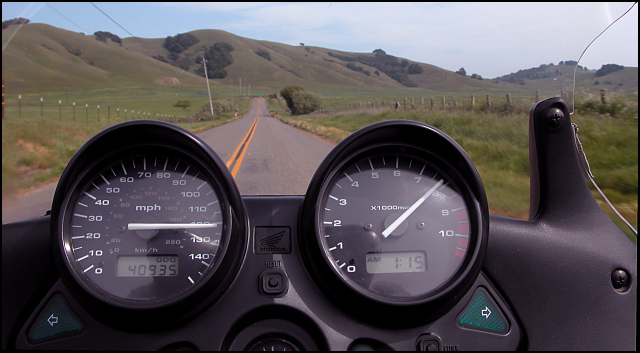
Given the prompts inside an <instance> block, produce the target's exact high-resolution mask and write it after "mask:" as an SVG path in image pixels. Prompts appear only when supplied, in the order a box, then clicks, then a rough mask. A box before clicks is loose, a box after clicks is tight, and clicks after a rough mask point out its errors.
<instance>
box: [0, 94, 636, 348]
mask: <svg viewBox="0 0 640 353" xmlns="http://www.w3.org/2000/svg"><path fill="white" fill-rule="evenodd" d="M543 103H544V104H543ZM545 104H546V105H545ZM552 108H560V109H563V110H566V111H567V112H568V109H566V103H564V102H563V101H561V100H559V99H556V100H553V99H552V100H548V101H545V102H541V103H539V104H538V105H537V106H535V107H534V109H533V110H532V114H531V125H532V129H533V130H532V137H531V141H532V145H533V146H532V148H533V149H534V150H535V153H534V154H533V156H534V157H533V158H534V160H532V163H535V164H536V166H535V168H533V167H532V170H533V171H534V172H533V173H532V174H533V175H532V183H535V185H532V190H537V192H538V191H539V192H540V194H541V195H542V194H544V195H547V196H545V198H544V199H542V201H544V202H540V205H539V210H538V212H535V214H537V216H536V217H537V218H536V219H533V220H532V221H530V222H523V221H517V220H511V219H508V218H503V217H499V216H489V214H488V207H487V202H486V197H485V195H484V188H483V187H482V182H481V181H480V178H479V176H478V175H477V172H476V171H475V168H474V167H473V164H472V163H471V161H470V160H469V158H468V157H467V156H466V153H464V151H463V150H462V149H461V148H460V147H459V146H458V145H457V144H456V143H455V142H454V141H453V140H451V139H450V138H449V137H448V136H446V135H445V134H444V133H442V132H441V131H439V130H437V129H435V128H432V127H429V126H427V125H424V124H420V123H416V122H411V121H390V122H383V123H379V124H375V125H372V126H370V127H367V128H364V129H362V130H361V131H358V132H356V133H354V134H353V135H352V136H350V137H348V138H347V139H345V141H343V142H342V143H341V144H339V145H338V146H336V148H335V149H334V150H333V151H332V152H331V153H330V154H329V155H328V156H327V158H326V159H325V161H324V162H323V163H322V164H321V165H320V167H319V168H318V171H317V172H316V175H314V177H313V179H312V181H311V183H310V186H309V189H308V191H307V194H306V195H305V196H304V197H302V196H299V197H285V196H283V197H240V195H239V192H238V191H237V188H236V186H235V184H234V183H233V179H232V178H231V176H230V174H229V173H228V170H227V169H226V167H225V166H224V165H223V163H222V161H221V160H220V158H219V157H218V156H217V155H216V154H215V152H213V151H212V150H211V149H210V148H209V147H208V146H206V145H205V144H203V143H202V142H201V141H199V139H198V138H197V137H195V136H193V135H191V134H190V133H188V132H186V131H184V130H182V129H179V128H177V127H175V126H172V125H169V124H164V123H159V122H152V121H138V122H129V123H126V124H124V125H119V126H115V127H112V128H110V129H107V130H105V131H103V132H102V133H100V134H98V135H97V136H96V137H94V138H93V139H92V140H90V141H89V142H88V143H87V144H86V145H85V146H83V148H82V149H81V150H80V151H79V152H78V153H77V154H76V156H74V159H72V161H71V162H70V165H69V167H68V168H67V170H65V173H64V174H63V177H62V179H61V182H60V185H59V187H58V190H57V191H56V196H55V199H54V206H53V208H52V214H51V216H46V217H43V218H39V219H36V220H33V221H27V222H20V223H15V224H11V225H3V288H4V289H3V327H10V328H11V330H4V329H3V348H4V349H7V348H18V349H145V350H158V349H169V350H178V349H180V350H184V349H187V350H196V349H197V350H270V349H274V350H275V349H283V350H362V349H372V350H389V349H393V350H463V349H464V350H475V349H482V350H489V349H491V350H498V349H500V350H503V349H504V350H507V349H508V350H512V349H518V348H520V349H522V348H525V349H527V348H528V349H552V348H557V349H562V348H563V347H565V348H566V347H574V348H575V347H585V349H597V348H598V347H607V348H609V349H610V348H615V347H617V348H619V349H624V348H628V347H630V346H631V345H633V347H635V339H634V336H633V335H631V336H632V337H630V338H629V337H622V338H618V339H617V340H615V342H614V341H613V340H603V339H597V338H593V337H591V336H589V335H587V334H586V333H584V332H583V331H580V330H578V331H576V330H575V329H573V328H569V327H566V326H568V324H569V323H570V322H571V320H573V319H577V318H579V317H581V313H580V312H577V311H576V307H575V305H578V304H577V303H578V302H580V300H581V301H582V302H584V301H585V300H588V299H585V297H584V293H583V291H588V292H589V293H591V295H595V294H594V293H597V294H598V296H596V297H599V298H607V299H606V300H604V301H603V303H599V305H600V306H599V309H598V310H599V311H598V312H602V311H605V310H618V311H617V313H619V314H616V315H615V317H614V315H605V314H602V315H601V319H600V320H598V323H589V322H587V323H583V325H586V326H589V325H592V326H593V327H598V329H600V330H602V332H605V333H607V332H618V333H619V332H627V331H628V332H630V330H631V329H633V332H634V334H635V314H634V312H635V310H629V308H635V305H636V304H635V298H636V290H635V278H636V272H635V271H636V265H635V251H634V250H635V247H633V245H632V244H631V245H632V246H631V248H630V247H629V244H628V243H629V241H628V239H626V237H625V236H624V235H623V234H622V233H620V232H619V231H617V229H615V226H613V227H612V224H611V223H610V221H609V220H608V219H607V218H606V216H604V214H603V213H602V211H601V210H600V209H599V207H597V204H596V203H595V201H593V202H592V201H590V200H588V199H587V197H586V196H585V194H584V193H582V191H580V187H581V186H580V185H578V187H576V189H578V190H579V191H575V190H572V189H571V188H565V191H559V194H558V195H551V196H549V195H548V190H547V189H548V188H549V187H551V188H553V186H549V185H550V180H549V178H550V177H551V175H553V171H556V170H558V168H559V166H562V168H563V169H564V170H563V171H562V172H561V173H560V176H559V177H558V178H567V174H568V173H567V170H574V169H575V171H577V173H579V168H578V167H577V159H576V163H575V165H576V167H575V168H573V163H574V161H573V159H575V151H574V153H573V154H572V153H571V152H572V151H570V150H569V151H567V150H566V149H565V153H564V154H565V155H566V156H564V157H563V156H561V158H559V159H558V154H557V153H556V152H552V153H550V152H549V150H548V149H547V148H548V146H549V145H553V144H554V143H558V141H565V142H566V141H568V140H569V141H570V138H571V135H567V132H566V131H565V130H567V131H568V129H569V128H570V126H568V127H562V126H561V127H560V128H557V127H554V129H545V128H544V126H540V123H537V124H536V121H537V118H536V117H538V116H541V117H542V118H541V121H544V116H545V112H546V110H548V109H552ZM536 109H538V111H536ZM567 116H568V114H567ZM567 120H568V119H567ZM563 128H566V129H564V130H563ZM536 129H538V130H536ZM143 131H144V133H142V132H143ZM132 136H136V137H137V138H136V139H133V138H128V137H132ZM140 136H144V137H142V138H140ZM567 136H569V137H567ZM114 141H136V143H131V144H127V143H124V144H122V143H120V144H121V145H120V146H119V148H118V149H117V150H115V151H114V150H113V149H112V148H111V147H112V146H113V144H114ZM549 154H551V155H553V158H551V159H550V158H549V157H548V156H549ZM563 158H564V159H563ZM152 160H153V162H151V161H152ZM568 178H569V180H568V181H570V182H572V183H574V184H579V182H582V183H583V180H579V179H578V177H576V176H575V175H572V176H568ZM557 180H558V179H555V181H557ZM107 188H111V190H110V191H111V192H108V191H107ZM115 188H118V192H117V193H114V191H115V190H114V189H115ZM545 193H546V194H545ZM563 193H564V194H563ZM114 194H117V196H114ZM123 196H124V198H123ZM589 196H590V195H589ZM554 198H559V199H562V200H561V201H557V202H556V201H554ZM591 198H592V197H591ZM567 199H573V202H584V204H585V205H587V206H586V207H587V208H588V209H589V212H586V213H584V217H587V218H589V221H590V222H591V224H592V228H593V229H592V230H591V231H590V232H591V233H588V234H587V233H585V232H583V233H585V234H584V235H582V236H583V240H584V237H588V236H589V234H593V233H592V232H604V233H606V234H611V237H613V239H614V240H613V241H612V240H611V239H612V238H611V237H609V238H608V240H607V241H606V244H607V246H609V247H613V248H616V249H618V251H617V252H615V253H604V252H599V253H598V255H597V256H596V257H595V258H594V257H593V256H591V257H588V258H586V257H585V255H584V253H585V251H584V250H585V249H584V247H588V248H593V247H597V246H602V245H600V244H599V243H598V242H597V241H595V242H590V243H588V242H584V241H580V239H579V237H580V235H579V234H576V232H574V231H573V230H572V229H574V228H575V222H576V217H578V216H580V217H583V216H581V215H582V213H583V212H579V213H578V212H576V211H569V212H568V214H569V215H570V217H562V216H558V212H557V211H555V210H554V212H552V214H550V213H549V211H548V210H549V208H548V207H549V205H551V206H553V205H556V204H559V203H563V202H566V200H567ZM90 203H91V204H90ZM105 203H106V204H105ZM593 204H595V206H596V207H595V208H594V207H593ZM86 206H89V207H86ZM551 208H553V207H551ZM596 208H597V209H596ZM87 210H89V212H87ZM83 212H84V213H83ZM78 214H79V215H81V216H78ZM576 215H577V216H576ZM83 216H84V217H83ZM90 216H93V218H92V220H91V221H89V217H90ZM602 216H604V218H603V217H602ZM98 217H101V219H100V221H98V220H97V219H98ZM107 219H108V220H109V222H107ZM594 222H595V223H601V225H595V226H593V223H594ZM107 223H109V224H108V225H107ZM74 225H75V226H80V227H74ZM74 228H79V229H75V230H74ZM89 228H91V229H89ZM76 231H77V232H76ZM45 233H46V234H45ZM88 234H90V236H89V235H88ZM96 234H99V236H98V237H97V238H96ZM490 234H491V236H490ZM9 235H12V237H15V238H11V239H10V240H7V241H5V238H6V237H7V236H9ZM562 236H565V237H566V236H568V239H567V238H564V239H563V238H562ZM494 238H496V239H495V240H494ZM114 239H118V240H114ZM34 243H37V244H38V245H37V246H34V245H32V244H34ZM522 244H527V247H524V248H523V247H522V246H521V245H522ZM79 248H80V249H79ZM115 249H118V250H117V251H116V250H115ZM98 252H99V253H98ZM22 253H32V254H34V255H39V256H36V258H38V263H39V265H38V266H34V265H33V264H32V263H30V262H29V261H28V260H27V259H25V258H23V257H21V256H20V255H17V254H22ZM541 254H543V255H541ZM621 254H622V255H621ZM568 263H569V264H570V268H571V269H572V270H574V271H577V270H579V271H580V275H577V276H575V277H576V279H572V278H568V277H567V276H566V275H564V274H557V277H554V276H553V274H551V273H548V271H549V269H551V268H554V269H562V268H564V267H566V266H568V265H567V264H568ZM574 263H575V264H578V263H582V264H586V263H589V264H590V266H591V267H589V268H587V267H586V265H585V267H584V268H581V267H575V266H573V264H574ZM53 264H55V266H56V267H55V268H54V267H53ZM172 265H173V266H172ZM152 266H153V267H152ZM42 268H45V269H47V270H46V271H42ZM98 269H100V270H98ZM538 270H539V271H538ZM616 270H622V271H625V272H626V273H628V274H629V277H630V278H631V280H630V281H629V283H628V285H627V286H626V287H625V288H623V289H622V290H621V289H620V288H617V289H612V288H610V287H611V283H610V277H611V274H612V273H613V272H614V271H616ZM545 271H546V272H545ZM98 272H100V273H98ZM20 274H22V275H28V276H32V278H33V279H34V281H33V283H31V284H25V283H22V284H16V283H14V282H15V281H16V278H17V276H20ZM106 275H108V276H110V277H109V279H108V280H103V278H104V277H106ZM588 276H590V277H591V278H600V279H602V278H605V279H607V281H605V282H603V281H602V280H599V281H591V282H589V281H587V282H586V283H585V281H584V278H587V277H588ZM527 278H531V279H535V282H529V281H527ZM578 279H579V280H578ZM125 282H126V283H127V285H126V286H122V287H124V288H129V289H127V290H125V291H122V290H121V286H120V285H119V283H125ZM515 283H517V285H515ZM561 284H562V285H563V286H562V287H560V285H561ZM567 285H568V286H569V287H570V286H574V287H576V288H582V289H578V290H576V291H573V292H566V291H562V288H567ZM17 287H21V289H20V291H21V293H25V295H20V294H18V293H17V292H16V291H17V289H16V288H17ZM142 287H144V288H145V289H144V290H141V289H140V288H142ZM557 291H562V294H563V296H562V298H560V297H557V298H556V300H558V301H559V302H562V306H560V305H554V303H553V298H555V297H556V296H554V294H553V293H555V292H557ZM546 298H549V299H548V300H547V299H546ZM537 303H544V304H545V305H546V307H544V308H541V307H540V306H539V305H538V304H537ZM620 308H627V309H626V311H627V314H624V313H621V311H620V310H619V309H620ZM622 311H624V310H622ZM545 319H547V320H554V321H555V322H562V324H563V325H564V326H565V327H561V328H555V329H553V330H559V331H561V332H562V335H563V337H564V338H562V339H559V338H554V337H557V336H553V335H550V333H552V332H554V331H553V330H552V329H551V328H549V327H548V325H543V324H542V321H543V320H545ZM534 323H535V325H534ZM576 342H580V343H579V344H577V343H576ZM576 344H577V346H576ZM582 345H588V347H586V346H582Z"/></svg>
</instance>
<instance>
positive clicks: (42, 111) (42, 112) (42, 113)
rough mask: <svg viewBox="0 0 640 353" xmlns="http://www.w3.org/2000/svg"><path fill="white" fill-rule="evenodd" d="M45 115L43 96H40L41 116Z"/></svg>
mask: <svg viewBox="0 0 640 353" xmlns="http://www.w3.org/2000/svg"><path fill="white" fill-rule="evenodd" d="M43 116H44V108H43V107H42V97H40V117H41V118H42V117H43Z"/></svg>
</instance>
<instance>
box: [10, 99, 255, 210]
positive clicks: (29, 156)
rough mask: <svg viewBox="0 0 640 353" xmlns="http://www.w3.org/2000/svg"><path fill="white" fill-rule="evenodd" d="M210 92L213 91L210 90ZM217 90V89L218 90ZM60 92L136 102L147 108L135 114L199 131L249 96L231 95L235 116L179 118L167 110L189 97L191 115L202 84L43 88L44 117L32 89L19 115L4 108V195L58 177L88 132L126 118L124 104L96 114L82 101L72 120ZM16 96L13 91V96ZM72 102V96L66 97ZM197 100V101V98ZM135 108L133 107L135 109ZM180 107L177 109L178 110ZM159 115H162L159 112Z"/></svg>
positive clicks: (243, 107) (240, 108) (240, 107)
mask: <svg viewBox="0 0 640 353" xmlns="http://www.w3.org/2000/svg"><path fill="white" fill-rule="evenodd" d="M212 93H213V92H212ZM218 93H219V92H218ZM65 95H68V96H69V97H77V98H79V99H78V101H82V102H88V101H91V102H94V103H95V102H100V104H101V106H103V107H104V106H105V105H107V106H108V105H112V107H115V106H129V107H136V108H138V109H140V111H143V110H146V112H147V113H148V114H146V115H145V114H140V118H143V119H144V118H146V119H153V118H154V115H153V113H155V118H156V119H158V120H165V121H169V122H172V123H174V124H176V125H178V126H181V127H183V128H185V129H187V130H189V131H191V132H193V133H198V132H200V131H204V130H206V129H210V128H212V127H215V126H219V125H222V124H225V123H227V122H229V121H231V120H234V119H237V118H239V117H241V116H242V115H243V114H245V113H246V112H247V111H248V108H249V104H250V101H251V99H250V98H249V97H244V98H238V97H236V98H234V106H235V107H236V109H235V110H236V111H237V113H238V114H237V117H236V116H234V114H233V112H225V113H223V114H222V116H221V117H220V118H218V119H215V120H210V121H198V122H180V121H178V120H174V119H172V118H170V116H175V117H178V116H185V115H187V114H184V112H180V111H181V110H182V109H181V108H175V107H172V106H171V105H172V104H173V103H175V102H176V101H177V100H178V99H177V98H175V97H178V98H180V99H189V100H192V102H193V104H192V106H191V108H190V110H189V111H187V112H186V113H188V115H193V114H194V113H195V112H197V111H198V110H200V106H202V104H204V103H206V102H207V100H208V97H206V95H207V94H206V90H205V91H204V95H205V97H204V98H202V97H199V96H200V95H202V92H201V89H195V88H179V89H172V90H170V91H169V92H167V91H166V90H156V89H140V90H135V89H131V90H119V91H117V92H111V91H102V90H101V91H87V92H73V93H72V92H69V93H67V94H65V93H64V92H63V93H51V94H44V95H43V96H44V97H45V99H46V101H55V102H56V104H55V106H54V107H48V109H46V108H45V109H43V110H42V111H43V117H40V114H41V109H40V106H39V98H36V97H35V96H34V95H31V96H27V97H24V96H23V97H22V99H24V100H31V101H35V102H37V104H36V105H35V106H33V105H32V106H27V105H26V104H24V106H22V107H21V113H22V114H21V117H18V108H17V106H16V105H15V104H13V105H9V106H8V107H7V109H6V115H5V116H6V118H5V119H4V120H2V194H3V198H8V197H11V196H12V195H14V194H16V193H17V192H19V191H20V190H23V189H26V188H29V187H32V186H36V185H38V184H40V183H43V182H45V181H47V180H50V179H52V178H57V177H59V176H60V175H61V174H62V172H63V170H64V168H65V166H66V164H67V163H68V162H69V160H70V159H71V157H72V156H73V154H74V153H75V152H76V151H77V150H78V149H79V148H80V147H81V146H82V144H84V143H85V142H86V141H87V140H88V139H89V138H91V137H92V136H93V135H95V134H96V133H98V132H100V131H101V130H103V129H105V128H107V127H109V126H112V125H115V124H117V123H120V122H123V121H125V119H124V108H123V110H121V111H120V116H119V117H118V116H117V113H116V111H115V109H114V108H112V110H111V118H109V119H108V117H107V112H106V109H105V110H104V111H102V112H101V115H100V118H98V115H97V111H96V109H95V107H93V108H92V110H91V111H90V113H89V116H88V119H86V117H85V107H84V106H83V107H82V108H81V109H80V108H78V107H76V120H75V121H73V111H72V109H71V107H69V106H66V107H65V109H64V110H62V109H60V110H59V109H58V107H57V106H58V104H57V101H58V99H60V100H62V101H64V99H65ZM14 98H15V97H14ZM223 99H224V98H223ZM69 101H70V102H71V100H69ZM200 103H201V104H200ZM131 109H133V108H128V110H127V112H128V116H127V120H132V118H135V119H137V118H138V114H134V115H133V116H131V114H130V113H129V112H130V111H131ZM134 111H137V110H136V109H134ZM181 113H182V114H181ZM161 115H163V116H161Z"/></svg>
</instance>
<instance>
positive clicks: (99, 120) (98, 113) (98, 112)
mask: <svg viewBox="0 0 640 353" xmlns="http://www.w3.org/2000/svg"><path fill="white" fill-rule="evenodd" d="M98 121H100V104H98Z"/></svg>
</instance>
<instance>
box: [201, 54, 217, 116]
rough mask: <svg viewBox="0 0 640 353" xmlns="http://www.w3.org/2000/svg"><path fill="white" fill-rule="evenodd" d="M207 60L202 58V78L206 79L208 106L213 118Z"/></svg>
mask: <svg viewBox="0 0 640 353" xmlns="http://www.w3.org/2000/svg"><path fill="white" fill-rule="evenodd" d="M206 63H207V60H206V59H205V58H202V65H204V78H205V79H206V80H207V92H209V108H210V109H211V118H212V119H213V118H214V116H213V103H211V89H210V88H209V75H208V74H207V64H206Z"/></svg>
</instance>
